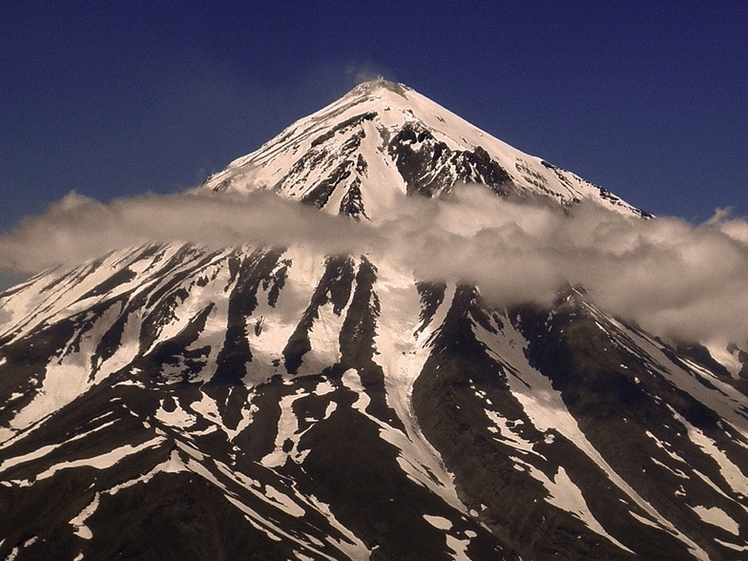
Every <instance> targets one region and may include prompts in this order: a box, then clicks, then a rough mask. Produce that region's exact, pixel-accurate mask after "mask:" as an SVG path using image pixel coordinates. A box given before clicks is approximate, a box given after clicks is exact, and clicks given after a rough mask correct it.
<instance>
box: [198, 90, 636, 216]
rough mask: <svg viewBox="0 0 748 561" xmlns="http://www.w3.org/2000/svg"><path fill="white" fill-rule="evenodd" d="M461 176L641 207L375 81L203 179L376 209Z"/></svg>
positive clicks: (345, 207)
mask: <svg viewBox="0 0 748 561" xmlns="http://www.w3.org/2000/svg"><path fill="white" fill-rule="evenodd" d="M455 183H478V184H483V185H486V186H488V187H489V188H490V189H492V190H493V191H495V192H496V193H497V194H500V195H514V196H517V197H519V198H537V197H545V198H548V199H551V200H554V201H555V202H557V203H560V204H562V205H571V204H573V203H575V202H579V201H580V200H585V199H592V200H595V201H598V202H599V203H600V204H602V205H604V206H606V207H609V208H612V209H616V210H618V211H620V212H623V213H630V212H633V213H637V214H641V211H638V210H637V209H634V208H632V207H631V206H630V205H628V204H627V203H626V202H624V201H622V200H621V199H619V198H618V197H616V196H615V195H613V194H612V193H610V192H608V191H606V190H604V189H602V188H600V187H596V186H595V185H592V184H591V183H589V182H588V181H585V180H584V179H582V178H581V177H579V176H577V175H574V174H573V173H570V172H568V171H565V170H562V169H559V168H558V167H556V166H554V165H552V164H549V163H548V162H545V161H543V160H541V159H540V158H537V157H534V156H529V155H527V154H524V153H522V152H520V151H519V150H517V149H515V148H512V147H511V146H509V145H508V144H506V143H504V142H502V141H501V140H498V139H496V138H494V137H492V136H491V135H489V134H488V133H485V132H483V131H482V130H480V129H478V128H476V127H474V126H473V125H471V124H470V123H468V122H467V121H465V120H464V119H461V118H460V117H458V116H457V115H455V114H454V113H451V112H450V111H448V110H446V109H444V108H443V107H441V106H439V105H437V104H436V103H434V102H433V101H431V100H430V99H428V98H426V97H424V96H422V95H420V94H419V93H417V92H415V91H414V90H412V89H410V88H407V87H405V86H403V85H401V84H394V83H392V82H387V81H385V80H374V81H372V82H366V83H363V84H361V85H359V86H357V87H356V88H354V89H353V90H352V91H351V92H349V93H348V94H347V95H345V96H344V97H342V98H341V99H340V100H338V101H336V102H335V103H333V104H331V105H329V106H327V107H325V108H324V109H322V110H320V111H318V112H317V113H314V114H313V115H310V116H309V117H307V118H305V119H301V120H300V121H298V122H296V123H294V124H293V125H292V126H290V127H289V128H287V129H286V130H284V131H283V132H282V133H281V134H279V135H278V136H277V137H275V138H274V139H273V140H271V141H270V142H268V143H266V144H265V145H263V146H262V147H261V148H260V149H259V150H257V151H256V152H253V153H251V154H248V155H247V156H244V157H242V158H239V159H237V160H235V161H234V162H232V163H231V164H229V166H228V167H227V168H226V169H225V170H223V171H222V172H220V173H217V174H215V175H214V176H212V177H211V178H209V179H208V181H207V182H206V183H205V185H203V186H202V187H201V189H203V190H212V191H219V192H220V191H236V192H247V191H251V190H254V189H272V190H274V191H277V192H279V193H282V194H283V195H285V196H287V197H289V198H292V199H298V200H300V201H302V202H304V203H307V204H311V205H314V206H316V207H318V208H324V209H325V210H328V211H329V212H333V213H338V212H340V213H344V214H348V215H351V216H354V217H367V218H371V217H375V216H376V213H377V209H379V208H382V207H385V208H389V207H390V206H391V205H392V204H393V203H394V201H395V200H396V198H395V197H396V196H397V195H396V194H398V193H407V194H414V193H418V194H421V195H427V196H438V195H439V194H441V193H443V192H445V191H449V190H450V189H451V188H452V187H453V186H454V185H455Z"/></svg>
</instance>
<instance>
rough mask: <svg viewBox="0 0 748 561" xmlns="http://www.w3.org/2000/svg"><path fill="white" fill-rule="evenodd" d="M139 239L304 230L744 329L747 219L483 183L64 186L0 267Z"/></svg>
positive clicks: (696, 324) (269, 238)
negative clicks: (349, 202)
mask: <svg viewBox="0 0 748 561" xmlns="http://www.w3.org/2000/svg"><path fill="white" fill-rule="evenodd" d="M149 241H157V242H158V241H162V242H169V241H192V242H195V243H198V244H203V245H208V246H226V245H240V244H245V243H254V244H269V245H289V244H294V243H301V244H304V246H305V247H307V248H309V250H310V251H317V252H322V253H328V254H329V253H343V252H354V253H369V254H371V255H372V257H373V258H374V259H375V260H376V259H397V260H399V261H400V262H401V265H402V266H403V267H408V268H410V269H411V270H413V271H414V272H415V274H416V276H417V277H419V278H434V279H436V278H438V279H445V280H452V281H466V282H473V283H476V284H478V285H479V286H480V288H481V290H482V293H483V294H484V295H485V296H486V297H488V298H489V299H491V300H492V301H493V302H494V303H496V304H498V305H505V304H512V303H517V302H522V301H526V300H536V301H540V302H549V301H550V300H551V299H552V298H553V297H554V296H555V295H556V293H557V290H558V288H559V287H560V286H562V285H563V284H564V283H567V282H568V283H571V284H574V285H582V286H584V287H586V288H587V289H588V290H589V293H590V294H591V295H592V297H593V298H594V299H595V301H596V302H597V303H598V304H599V305H600V306H601V307H603V308H604V309H607V310H609V311H610V312H612V313H614V314H615V315H617V316H620V317H624V318H626V319H629V320H633V321H636V322H637V323H639V324H640V325H642V327H644V328H645V329H648V330H650V331H653V332H655V333H657V334H659V335H663V336H672V337H680V338H691V339H698V340H710V341H714V340H720V341H723V342H728V341H736V342H739V343H745V342H747V341H748V224H747V223H746V222H745V221H743V220H737V219H730V217H729V216H728V215H727V214H725V213H717V214H715V216H714V217H713V218H712V219H711V220H709V221H708V222H706V223H704V224H701V225H697V226H693V225H691V224H689V223H687V222H685V221H683V220H679V219H674V218H656V219H652V220H643V219H639V218H636V217H626V216H622V215H620V214H617V213H614V212H611V211H609V210H606V209H603V208H602V207H600V206H598V205H596V204H594V203H587V204H584V203H583V204H580V205H577V206H575V207H574V208H573V209H570V210H568V209H567V210H564V209H562V208H561V207H555V206H550V205H541V204H533V205H528V204H526V203H517V202H512V201H509V200H507V199H504V198H500V197H496V196H495V195H492V194H490V193H488V192H487V191H485V190H484V189H482V188H475V187H472V188H470V187H466V188H462V189H458V190H457V191H456V192H455V194H454V196H452V197H451V198H448V199H444V200H438V201H435V200H430V199H423V198H416V197H411V198H405V197H404V198H403V200H402V201H401V202H400V204H397V205H394V206H393V207H392V209H391V210H390V211H389V214H388V215H384V216H379V217H376V221H375V222H373V223H368V222H361V223H358V222H354V221H353V220H350V219H347V218H343V217H340V216H333V215H330V214H328V213H326V212H320V211H318V210H316V209H313V208H310V207H307V206H304V205H301V204H299V203H298V202H294V201H288V200H285V199H282V198H279V197H277V196H275V195H273V194H271V193H269V192H266V191H258V192H254V193H251V194H250V195H248V196H244V195H242V196H237V197H234V196H231V195H229V194H226V193H223V194H218V195H209V196H208V195H195V194H181V195H172V196H155V195H151V196H143V197H137V198H132V199H122V200H117V201H114V202H112V203H111V204H109V205H103V204H101V203H99V202H97V201H95V200H92V199H89V198H85V197H82V196H80V195H77V194H75V193H71V194H70V195H68V196H67V197H65V198H64V199H63V200H62V201H60V202H59V203H57V204H55V205H53V206H52V207H51V208H50V210H49V211H48V212H47V213H46V214H45V215H43V216H40V217H36V218H29V219H26V220H25V221H23V222H22V223H21V224H19V226H18V227H17V228H16V230H15V231H13V232H11V233H10V234H6V235H3V236H0V274H3V273H4V274H8V273H13V272H19V271H23V272H27V273H33V272H37V271H39V270H42V269H44V268H47V267H51V266H54V265H67V266H72V265H75V264H78V263H80V262H81V261H84V260H86V259H91V258H95V257H98V256H100V255H101V254H103V253H105V252H107V251H110V250H112V249H117V248H123V247H129V246H133V245H136V244H141V243H145V242H149Z"/></svg>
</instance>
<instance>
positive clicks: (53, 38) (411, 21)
mask: <svg viewBox="0 0 748 561" xmlns="http://www.w3.org/2000/svg"><path fill="white" fill-rule="evenodd" d="M76 5H77V6H76ZM747 29H748V2H745V1H744V0H741V1H717V0H715V1H709V2H704V1H692V0H681V1H679V2H651V1H647V2H644V1H636V0H630V1H626V2H618V1H615V2H613V1H604V0H597V1H593V2H581V1H577V2H575V1H569V2H556V1H547V2H540V1H527V0H524V1H519V0H517V1H511V2H509V1H506V2H499V1H493V2H474V3H472V4H470V5H469V3H464V2H419V1H413V0H411V1H409V2H382V1H380V2H357V3H354V2H340V1H334V0H328V1H325V2H300V1H299V2H275V3H260V2H199V1H190V2H183V1H180V2H171V1H158V2H155V1H153V0H148V1H137V0H131V1H127V2H100V3H94V2H64V3H61V2H40V1H33V0H6V1H4V2H2V3H0V230H3V229H8V228H9V227H11V226H12V225H13V224H14V223H15V222H16V221H17V220H18V219H20V218H21V217H23V216H26V215H29V214H38V213H40V212H43V211H44V209H45V208H46V206H47V205H48V204H49V203H50V202H52V201H55V200H58V199H60V198H61V197H63V196H64V195H65V194H66V193H68V192H69V191H71V190H76V191H77V192H79V193H81V194H84V195H87V196H90V197H94V198H96V199H98V200H101V201H108V200H110V199H112V198H114V197H126V196H131V195H135V194H141V193H145V192H148V191H150V192H156V193H167V192H174V191H177V190H180V189H184V188H187V187H191V186H194V185H196V184H198V183H200V182H201V181H202V180H203V179H204V178H205V177H206V176H207V174H209V173H210V172H214V171H219V170H220V169H222V168H223V167H224V166H225V165H226V164H227V163H229V161H231V160H232V159H234V158H236V157H238V156H240V155H242V154H246V153H248V152H250V151H252V150H254V149H256V148H257V147H259V145H260V144H262V143H263V142H264V141H266V140H269V139H270V138H271V137H272V136H274V135H275V134H277V133H278V132H280V130H281V129H283V128H285V127H286V126H287V125H289V124H290V123H291V122H293V121H294V120H295V119H297V118H299V117H302V116H304V115H306V114H308V113H310V112H312V111H314V110H316V109H319V108H320V107H322V106H323V105H325V104H327V103H329V102H331V101H333V100H334V99H336V98H337V97H339V96H340V95H342V94H343V93H345V92H346V91H347V90H348V89H350V87H352V86H353V85H354V84H355V82H356V80H357V78H358V77H359V76H362V75H363V76H365V75H369V76H374V75H377V74H381V75H384V76H385V77H386V78H389V79H392V80H396V81H399V82H403V83H405V84H406V85H409V86H411V87H413V88H415V89H416V90H418V91H419V92H421V93H422V94H424V95H426V96H428V97H430V98H432V99H433V100H435V101H436V102H438V103H440V104H441V105H443V106H445V107H446V108H448V109H450V110H452V111H453V112H455V113H457V114H459V115H461V116H462V117H464V118H466V119H467V120H469V121H471V122H473V123H474V124H475V125H477V126H479V127H481V128H483V129H485V130H487V131H488V132H490V133H491V134H493V135H495V136H498V137H499V138H501V139H503V140H505V141H506V142H508V143H510V144H512V145H514V146H515V147H517V148H519V149H520V150H523V151H525V152H529V153H531V154H535V155H538V156H541V157H543V158H545V159H546V160H548V161H550V162H552V163H554V164H556V165H558V166H560V167H563V168H566V169H569V170H571V171H574V172H575V173H577V174H579V175H581V176H582V177H584V178H586V179H589V180H590V181H593V182H594V183H597V184H599V185H602V186H603V187H606V188H607V189H609V190H611V191H613V192H615V193H617V194H618V195H620V196H622V197H623V198H625V199H627V200H628V201H629V202H630V203H632V204H634V205H636V206H639V207H641V208H644V209H646V210H648V211H650V212H654V213H655V214H660V215H671V216H681V217H683V218H686V219H689V220H691V221H695V222H698V221H703V220H706V219H707V218H708V217H709V216H710V215H711V214H712V213H713V211H714V209H715V208H716V207H733V208H734V213H735V214H736V215H738V216H745V215H748V32H746V30H747Z"/></svg>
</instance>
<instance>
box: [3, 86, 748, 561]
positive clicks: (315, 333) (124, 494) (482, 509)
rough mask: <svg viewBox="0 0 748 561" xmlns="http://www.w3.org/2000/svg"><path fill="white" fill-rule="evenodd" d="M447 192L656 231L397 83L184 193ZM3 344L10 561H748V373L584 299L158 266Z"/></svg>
mask: <svg viewBox="0 0 748 561" xmlns="http://www.w3.org/2000/svg"><path fill="white" fill-rule="evenodd" d="M460 183H470V184H480V185H484V186H486V188H487V189H489V190H491V191H493V192H494V193H495V194H496V195H497V196H502V197H510V198H512V199H513V200H516V201H519V202H522V201H527V202H528V204H529V203H531V202H535V201H544V202H545V204H552V205H562V206H563V207H567V208H568V207H571V206H573V205H575V204H577V203H579V202H580V201H583V200H584V201H591V202H592V203H594V204H597V205H599V206H600V207H601V208H605V209H608V210H609V211H610V212H617V213H623V214H625V215H628V216H631V217H632V218H633V219H636V220H639V219H646V218H648V217H649V215H647V214H646V213H644V212H642V211H639V210H637V209H635V208H633V207H631V206H630V205H628V204H627V203H625V202H624V201H622V200H620V199H619V198H617V197H616V196H614V195H613V194H611V193H609V192H607V191H605V190H603V189H600V188H598V187H596V186H594V185H592V184H590V183H588V182H586V181H584V180H583V179H581V178H579V177H578V176H576V175H574V174H572V173H570V172H567V171H565V170H562V169H560V168H557V167H555V166H553V165H551V164H549V163H547V162H545V161H543V160H540V159H538V158H535V157H532V156H529V155H526V154H523V153H522V152H519V151H518V150H516V149H514V148H512V147H510V146H508V145H506V144H505V143H503V142H501V141H499V140H497V139H495V138H493V137H491V136H490V135H488V134H487V133H485V132H483V131H480V130H479V129H477V128H475V127H473V126H472V125H470V124H468V123H466V122H465V121H463V120H462V119H460V118H459V117H457V116H455V115H453V114H452V113H450V112H449V111H447V110H445V109H444V108H442V107H440V106H438V105H437V104H435V103H434V102H432V101H430V100H428V99H427V98H425V97H423V96H421V95H420V94H418V93H416V92H414V91H413V90H411V89H409V88H406V87H405V86H402V85H399V84H392V83H389V82H386V81H383V80H377V81H374V82H368V83H365V84H361V85H360V86H358V87H356V88H355V89H354V90H353V91H351V92H350V93H349V94H347V95H346V96H344V97H343V98H341V99H340V100H338V101H336V102H335V103H333V104H331V105H330V106H328V107H326V108H324V109H322V110H320V111H319V112H317V113H315V114H313V115H311V116H309V117H307V118H305V119H302V120H300V121H298V122H297V123H295V124H293V125H292V126H291V127H289V128H288V129H286V130H285V131H283V132H282V133H281V134H280V135H279V136H278V137H276V138H275V139H273V140H271V141H269V142H268V143H267V144H265V145H264V146H262V147H261V148H260V149H259V150H257V151H256V152H253V153H252V154H249V155H247V156H244V157H242V158H240V159H238V160H236V161H234V162H232V163H231V164H230V165H229V166H228V167H227V168H226V169H225V170H224V171H222V172H220V173H218V174H216V175H214V176H212V177H211V178H209V179H208V181H207V182H206V183H205V184H204V185H203V186H202V187H200V188H199V189H197V193H196V194H198V195H199V194H201V193H203V194H210V195H211V196H221V195H220V194H221V193H223V192H229V193H247V192H250V191H253V190H257V189H267V190H272V191H274V192H276V193H278V194H280V195H281V196H283V197H286V198H289V199H292V200H296V201H298V202H299V204H306V205H311V206H313V207H316V208H318V209H320V211H321V212H329V213H332V214H344V215H348V216H350V217H351V218H352V219H353V220H357V221H373V222H375V221H376V220H377V217H378V216H380V214H381V212H382V211H383V210H385V209H387V208H389V207H390V206H391V205H393V204H396V201H397V197H402V195H403V194H408V195H412V196H426V197H440V196H443V195H444V194H447V193H449V192H450V191H451V190H452V189H453V188H454V186H455V185H457V184H460ZM0 317H2V318H3V322H2V323H0V558H3V559H13V560H14V561H22V560H31V559H33V560H46V559H49V560H53V559H54V560H70V561H79V560H85V559H95V560H99V559H139V560H140V559H142V560H151V559H152V560H164V559H175V560H183V559H195V560H198V559H205V560H240V559H241V560H249V559H257V560H287V559H298V560H309V559H313V560H322V559H329V560H343V559H351V560H364V559H370V560H372V561H374V560H381V561H384V560H387V561H390V560H391V561H403V560H429V561H431V560H445V561H446V560H450V559H457V560H466V559H470V560H473V561H482V560H512V561H519V560H520V559H522V560H525V561H527V560H530V559H532V560H546V559H554V560H555V559H569V560H601V561H602V560H606V561H609V560H622V561H623V560H636V559H644V560H654V559H657V560H672V561H676V560H677V561H682V560H687V559H694V560H711V561H723V560H724V561H726V560H739V559H745V558H746V557H748V397H747V396H746V379H747V378H748V367H744V368H743V370H742V371H735V369H730V368H727V367H726V366H724V365H722V364H721V363H719V362H717V361H716V360H715V359H714V358H713V357H712V355H711V354H710V352H709V350H708V349H707V348H705V347H702V346H700V345H698V344H689V345H686V344H679V345H677V344H669V343H667V342H664V341H662V340H660V339H658V338H657V337H654V336H653V335H651V334H648V333H646V332H644V331H642V330H641V329H640V328H639V327H637V326H635V325H631V324H629V323H627V322H625V321H622V320H620V319H617V318H614V317H610V316H609V315H606V314H605V313H604V312H603V311H601V310H600V309H599V308H598V307H596V305H595V303H594V302H593V301H592V300H591V299H590V298H589V296H588V295H587V294H586V293H585V291H584V290H583V289H582V288H580V287H570V286H569V287H559V293H558V298H557V299H556V301H555V302H553V303H552V304H551V305H549V306H541V305H539V304H535V303H531V302H528V303H526V304H522V305H516V306H512V307H510V308H506V307H502V308H497V307H496V306H493V305H492V304H491V303H490V302H488V301H487V300H486V299H485V298H484V297H483V296H482V295H481V291H480V289H479V287H476V286H472V285H469V284H465V283H451V282H444V281H442V280H439V279H423V278H415V277H414V274H413V272H412V271H409V270H404V269H403V267H402V264H400V263H399V262H398V261H396V260H388V259H374V258H372V256H370V255H324V254H317V253H316V252H314V251H310V250H309V249H307V248H304V247H301V246H299V245H289V246H288V247H264V246H257V245H253V244H247V245H245V246H242V247H231V248H212V249H209V248H205V247H200V246H197V245H193V244H182V243H173V244H147V245H145V246H141V247H134V248H128V249H123V250H120V251H115V252H112V253H110V254H107V255H104V256H102V257H101V258H99V259H97V260H94V261H91V262H87V263H83V264H81V265H80V266H78V267H76V268H74V269H70V270H66V271H62V270H53V271H48V272H45V273H42V274H39V275H37V276H36V277H34V278H32V279H30V280H28V281H26V282H24V283H22V284H20V285H18V286H16V287H14V288H11V289H9V290H7V291H6V292H4V293H2V294H0ZM734 352H735V354H736V356H739V357H740V358H741V359H742V361H743V363H744V364H746V363H748V360H746V358H748V356H747V355H746V354H745V353H744V352H741V351H740V350H739V349H737V348H736V349H734Z"/></svg>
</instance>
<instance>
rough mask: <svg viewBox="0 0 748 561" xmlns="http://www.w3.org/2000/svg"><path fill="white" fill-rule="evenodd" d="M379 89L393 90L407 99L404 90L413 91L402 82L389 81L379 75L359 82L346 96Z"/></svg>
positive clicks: (368, 92) (369, 92) (373, 91)
mask: <svg viewBox="0 0 748 561" xmlns="http://www.w3.org/2000/svg"><path fill="white" fill-rule="evenodd" d="M381 90H388V91H391V92H394V93H396V94H399V95H401V96H402V97H403V98H405V99H407V95H406V92H409V91H413V90H411V89H410V88H409V87H407V86H405V85H404V84H399V83H397V82H391V81H389V80H386V79H385V78H383V77H382V76H379V77H378V78H374V79H373V80H368V81H366V82H361V83H360V84H358V85H357V86H356V87H355V88H353V89H352V90H351V91H350V92H348V94H347V96H349V95H355V96H359V95H362V94H371V93H376V92H378V91H381Z"/></svg>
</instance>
